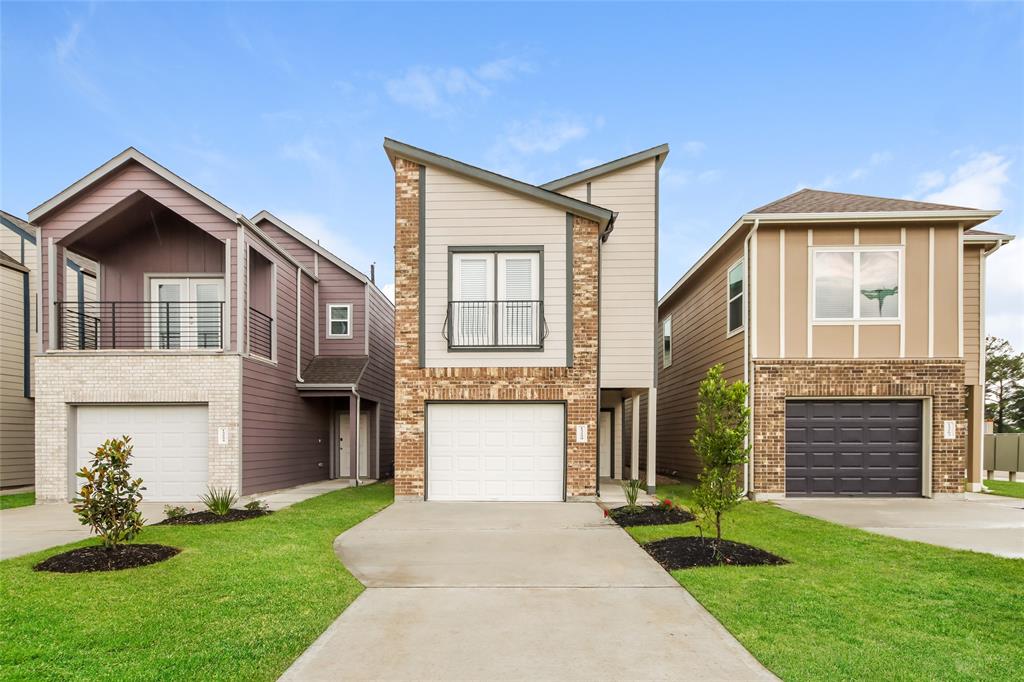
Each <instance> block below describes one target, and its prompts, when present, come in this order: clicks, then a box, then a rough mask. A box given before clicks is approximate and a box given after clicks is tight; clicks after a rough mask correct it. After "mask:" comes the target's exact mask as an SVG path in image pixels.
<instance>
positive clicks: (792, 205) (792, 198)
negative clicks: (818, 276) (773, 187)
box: [750, 188, 978, 214]
mask: <svg viewBox="0 0 1024 682" xmlns="http://www.w3.org/2000/svg"><path fill="white" fill-rule="evenodd" d="M976 210H978V209H974V208H967V207H965V206H950V205H948V204H932V203H928V202H926V201H911V200H908V199H888V198H886V197H873V196H869V195H867V194H846V193H845V192H828V191H826V190H823V189H810V188H805V189H801V190H798V191H796V192H793V193H792V194H790V195H787V196H784V197H782V198H781V199H776V200H775V201H773V202H771V203H770V204H765V205H764V206H761V207H760V208H755V209H754V210H753V211H750V213H757V214H762V213H872V212H882V211H884V212H904V211H976Z"/></svg>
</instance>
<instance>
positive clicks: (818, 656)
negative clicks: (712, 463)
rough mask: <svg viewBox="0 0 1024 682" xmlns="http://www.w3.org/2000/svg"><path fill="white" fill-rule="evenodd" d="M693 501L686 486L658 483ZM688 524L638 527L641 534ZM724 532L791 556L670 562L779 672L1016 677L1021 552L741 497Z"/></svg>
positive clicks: (659, 534)
mask: <svg viewBox="0 0 1024 682" xmlns="http://www.w3.org/2000/svg"><path fill="white" fill-rule="evenodd" d="M658 492H659V494H660V495H662V496H669V497H672V498H674V499H675V500H676V501H680V502H683V503H684V504H686V503H687V502H688V500H687V499H686V494H687V492H688V488H687V487H684V486H659V487H658ZM696 532H697V530H696V528H694V527H693V524H684V525H678V526H654V527H646V528H632V529H630V533H631V534H632V535H633V536H634V537H635V538H636V539H637V540H638V541H640V542H648V541H651V540H658V539H661V538H664V537H669V536H673V535H693V534H696ZM725 537H727V538H728V539H730V540H736V541H740V542H746V543H748V544H751V545H756V546H758V547H762V548H764V549H767V550H769V551H771V552H774V553H776V554H778V555H780V556H783V557H785V558H786V559H788V560H789V561H791V562H792V563H791V564H790V565H787V566H765V567H747V568H738V567H731V568H730V567H716V568H699V569H690V570H684V571H673V572H672V575H673V577H674V578H675V579H676V580H678V581H679V583H680V584H681V585H682V586H683V587H685V588H686V589H687V590H689V591H690V593H691V594H693V596H694V597H696V598H697V599H698V600H699V601H700V602H701V603H702V604H703V605H704V606H705V607H706V608H707V609H708V610H709V611H710V612H711V613H712V614H714V615H715V617H716V618H718V619H719V620H720V621H721V622H722V623H723V624H724V625H725V627H727V628H728V629H729V631H730V632H732V633H733V634H734V635H735V636H736V637H737V638H738V639H739V640H740V642H742V643H743V645H744V646H745V647H746V648H747V649H748V650H750V652H751V653H753V654H754V656H756V657H757V658H758V660H760V661H761V662H762V663H764V664H765V665H766V666H767V667H768V668H770V669H771V670H772V671H773V672H774V673H775V674H777V675H778V676H780V677H781V678H783V679H784V680H823V679H862V680H869V679H874V680H880V679H885V680H929V679H985V680H997V679H1007V680H1008V679H1012V678H1015V677H1016V678H1017V679H1019V675H1020V661H1021V659H1020V656H1021V633H1022V632H1024V560H1014V559H1001V558H998V557H994V556H989V555H985V554H976V553H972V552H960V551H955V550H950V549H944V548H941V547H933V546H931V545H925V544H921V543H916V542H905V541H902V540H897V539H894V538H888V537H884V536H881V535H875V534H872V533H867V532H864V531H859V530H856V529H852V528H846V527H843V526H838V525H835V524H831V523H827V522H825V521H819V520H817V519H812V518H810V517H806V516H801V515H799V514H794V513H791V512H788V511H785V510H783V509H780V508H779V507H776V506H774V505H770V504H758V503H753V502H745V503H742V504H741V505H740V507H738V508H737V509H735V510H734V511H733V512H732V514H731V519H730V520H728V521H727V526H726V531H725Z"/></svg>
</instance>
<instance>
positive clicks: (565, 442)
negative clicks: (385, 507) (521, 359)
mask: <svg viewBox="0 0 1024 682" xmlns="http://www.w3.org/2000/svg"><path fill="white" fill-rule="evenodd" d="M521 404H529V405H561V406H562V426H563V432H564V433H563V434H562V502H565V501H566V492H565V491H566V488H568V481H569V402H568V401H567V400H424V401H423V501H424V502H426V501H427V500H428V499H429V497H428V494H427V490H428V486H427V481H428V480H429V476H430V467H429V465H428V464H429V461H430V453H429V452H428V450H429V448H430V439H429V433H428V429H429V426H428V425H429V420H428V419H427V412H428V410H429V408H430V406H431V405H521Z"/></svg>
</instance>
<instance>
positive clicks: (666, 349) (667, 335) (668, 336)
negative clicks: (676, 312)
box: [661, 317, 672, 367]
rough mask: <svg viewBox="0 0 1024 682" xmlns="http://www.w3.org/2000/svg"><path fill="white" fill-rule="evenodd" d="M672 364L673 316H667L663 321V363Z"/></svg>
mask: <svg viewBox="0 0 1024 682" xmlns="http://www.w3.org/2000/svg"><path fill="white" fill-rule="evenodd" d="M671 364H672V318H671V317H666V318H665V319H664V320H662V321H661V365H662V367H668V366H669V365H671Z"/></svg>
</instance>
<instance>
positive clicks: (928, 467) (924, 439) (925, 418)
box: [751, 395, 933, 498]
mask: <svg viewBox="0 0 1024 682" xmlns="http://www.w3.org/2000/svg"><path fill="white" fill-rule="evenodd" d="M808 400H861V401H878V402H887V401H890V400H906V401H909V400H917V401H920V402H921V496H922V497H925V498H931V497H933V494H932V439H933V433H932V418H933V417H932V397H931V396H929V395H870V396H863V395H828V396H823V395H787V396H786V397H785V398H784V400H783V403H784V404H783V408H782V420H783V430H782V433H783V436H782V458H783V472H785V458H786V436H785V433H786V430H785V420H786V405H788V404H789V403H790V402H799V401H808ZM755 409H756V405H755ZM751 417H753V415H751ZM754 455H756V453H754V454H753V455H752V456H751V462H753V458H754ZM783 481H785V473H783ZM787 496H788V495H787Z"/></svg>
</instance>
